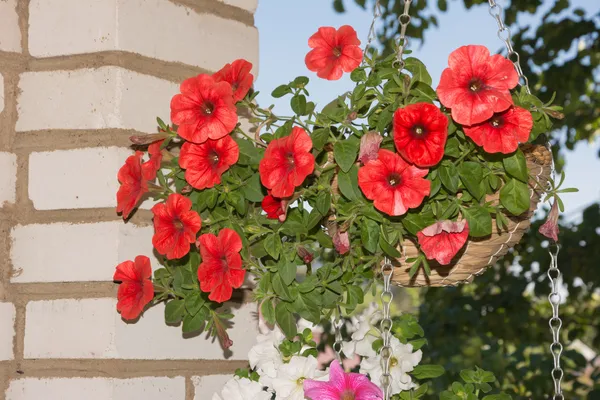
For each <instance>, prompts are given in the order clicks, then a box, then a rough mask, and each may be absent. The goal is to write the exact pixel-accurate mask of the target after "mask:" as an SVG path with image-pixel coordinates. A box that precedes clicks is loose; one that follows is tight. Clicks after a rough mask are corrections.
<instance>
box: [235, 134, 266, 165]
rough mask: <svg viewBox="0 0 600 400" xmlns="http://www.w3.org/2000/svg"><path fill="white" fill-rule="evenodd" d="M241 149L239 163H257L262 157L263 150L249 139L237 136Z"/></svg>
mask: <svg viewBox="0 0 600 400" xmlns="http://www.w3.org/2000/svg"><path fill="white" fill-rule="evenodd" d="M235 142H236V143H237V145H238V147H239V149H240V155H239V158H238V164H241V165H255V164H258V163H259V162H260V160H261V158H262V155H261V152H260V151H259V150H258V148H256V146H254V144H252V142H250V141H249V140H247V139H243V138H235Z"/></svg>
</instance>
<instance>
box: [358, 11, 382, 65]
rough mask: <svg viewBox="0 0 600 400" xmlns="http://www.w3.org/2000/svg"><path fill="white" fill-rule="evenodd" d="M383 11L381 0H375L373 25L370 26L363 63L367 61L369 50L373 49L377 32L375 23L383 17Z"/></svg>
mask: <svg viewBox="0 0 600 400" xmlns="http://www.w3.org/2000/svg"><path fill="white" fill-rule="evenodd" d="M382 15H383V12H382V11H381V0H376V1H375V8H374V9H373V21H371V27H370V28H369V36H368V37H367V45H366V46H365V52H364V54H363V63H364V62H365V60H366V58H367V56H368V54H369V50H370V49H371V45H372V44H373V40H375V36H376V35H377V33H376V32H375V24H376V23H377V20H378V19H379V18H381V16H382Z"/></svg>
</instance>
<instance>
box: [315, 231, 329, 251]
mask: <svg viewBox="0 0 600 400" xmlns="http://www.w3.org/2000/svg"><path fill="white" fill-rule="evenodd" d="M315 238H316V239H317V241H318V242H319V244H320V245H321V246H322V247H325V248H326V249H333V240H331V237H329V235H327V234H326V233H325V232H323V231H322V230H319V231H317V233H315Z"/></svg>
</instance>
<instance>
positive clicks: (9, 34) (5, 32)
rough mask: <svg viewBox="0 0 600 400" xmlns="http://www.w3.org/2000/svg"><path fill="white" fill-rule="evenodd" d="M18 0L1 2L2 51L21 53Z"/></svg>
mask: <svg viewBox="0 0 600 400" xmlns="http://www.w3.org/2000/svg"><path fill="white" fill-rule="evenodd" d="M16 7H17V0H2V1H0V50H2V51H12V52H19V53H20V52H21V29H20V28H19V16H18V15H17V10H16Z"/></svg>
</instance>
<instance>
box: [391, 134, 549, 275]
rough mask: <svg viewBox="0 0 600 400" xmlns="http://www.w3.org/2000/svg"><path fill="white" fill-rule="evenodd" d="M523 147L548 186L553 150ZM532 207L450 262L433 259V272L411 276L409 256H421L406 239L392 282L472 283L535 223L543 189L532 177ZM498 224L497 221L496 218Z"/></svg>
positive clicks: (493, 199) (533, 173) (533, 172)
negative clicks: (442, 262) (534, 214)
mask: <svg viewBox="0 0 600 400" xmlns="http://www.w3.org/2000/svg"><path fill="white" fill-rule="evenodd" d="M521 150H522V151H523V153H524V154H525V157H526V159H527V169H528V170H529V175H530V176H531V177H534V178H535V179H536V180H537V182H538V183H539V184H540V185H541V186H542V187H545V185H546V182H548V179H549V178H550V174H551V171H552V154H551V153H550V151H549V150H548V148H546V147H544V146H541V145H531V144H524V145H521ZM529 189H530V193H531V196H530V199H531V202H530V207H529V211H528V212H526V213H523V214H522V215H520V216H518V217H514V216H510V215H507V218H508V220H509V223H508V229H506V230H504V231H502V232H498V231H495V232H494V233H493V234H492V235H490V236H488V237H485V238H481V239H473V238H469V240H468V242H467V244H466V245H465V247H464V248H463V251H461V252H460V253H459V254H458V255H457V256H456V257H455V259H454V260H453V261H452V263H451V264H450V265H440V264H437V263H436V262H435V261H430V267H431V275H430V276H425V275H424V274H416V275H415V276H413V277H412V278H411V277H410V276H409V271H410V267H411V263H409V262H407V261H406V260H407V259H410V258H414V257H417V255H418V250H417V247H416V245H415V244H414V243H413V242H412V241H410V240H404V241H403V242H402V249H401V250H402V258H400V259H397V260H395V261H394V262H393V264H394V265H395V269H394V273H393V276H392V282H393V283H394V284H395V285H397V286H403V287H423V286H432V287H440V286H457V285H459V284H462V283H469V282H471V281H472V280H473V278H474V277H475V276H478V275H481V274H482V273H483V272H484V271H485V270H486V268H488V267H489V266H491V265H493V264H494V263H495V262H496V261H497V260H499V259H500V258H501V257H502V256H504V255H505V254H506V253H507V252H508V250H509V249H511V248H512V247H513V246H515V245H516V244H517V243H519V241H520V240H521V238H522V237H523V234H524V233H525V232H526V231H527V229H529V226H530V225H531V216H532V215H533V213H534V211H535V210H536V209H537V206H538V202H539V201H540V197H541V194H542V191H541V190H540V187H539V186H538V185H537V184H536V183H535V181H534V180H533V178H532V179H530V181H529ZM486 200H487V201H488V202H491V203H492V204H497V203H498V201H499V195H498V193H496V194H494V195H490V196H487V198H486ZM493 223H494V226H495V221H493Z"/></svg>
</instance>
